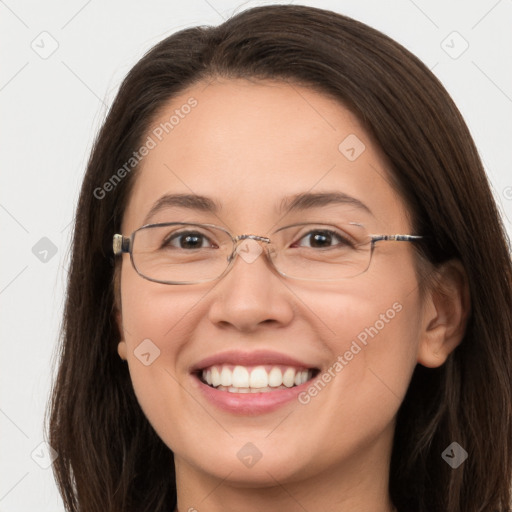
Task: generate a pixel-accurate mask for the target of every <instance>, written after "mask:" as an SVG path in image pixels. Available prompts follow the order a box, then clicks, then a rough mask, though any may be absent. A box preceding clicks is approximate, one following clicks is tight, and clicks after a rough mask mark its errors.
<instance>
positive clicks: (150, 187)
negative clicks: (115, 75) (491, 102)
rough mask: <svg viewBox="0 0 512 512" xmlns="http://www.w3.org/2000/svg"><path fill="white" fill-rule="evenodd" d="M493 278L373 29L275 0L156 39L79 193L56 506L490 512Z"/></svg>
mask: <svg viewBox="0 0 512 512" xmlns="http://www.w3.org/2000/svg"><path fill="white" fill-rule="evenodd" d="M511 275H512V272H511V262H510V257H509V252H508V247H507V241H506V237H505V234H504V229H503V226H502V224H501V221H500V218H499V215H498V212H497V209H496V206H495V203H494V201H493V198H492V194H491V192H490V189H489V185H488V182H487V178H486V176H485V173H484V171H483V168H482V164H481V162H480V159H479V157H478V154H477V151H476V149H475V147H474V144H473V142H472V140H471V137H470V134H469V132H468V129H467V127H466V125H465V123H464V121H463V120H462V118H461V116H460V113H459V112H458V110H457V108H456V107H455V105H454V104H453V102H452V101H451V99H450V98H449V96H448V94H447V93H446V91H445V90H444V88H443V87H442V86H441V84H440V83H439V82H438V80H437V79H436V78H435V77H434V76H433V75H432V73H431V72H430V71H429V70H428V69H427V68H426V67H425V66H424V65H423V64H422V63H421V62H420V61H419V60H418V59H416V58H415V57H414V56H413V55H411V54H410V53H409V52H408V51H407V50H405V49H404V48H403V47H401V46H400V45H398V44H397V43H396V42H394V41H392V40H390V39H389V38H388V37H386V36H384V35H383V34H381V33H379V32H377V31H375V30H373V29H371V28H369V27H367V26H365V25H364V24H362V23H360V22H357V21H354V20H352V19H349V18H346V17H344V16H341V15H338V14H334V13H332V12H328V11H323V10H320V9H315V8H311V7H305V6H290V5H287V6H284V5H280V6H268V7H260V8H254V9H250V10H247V11H245V12H242V13H241V14H238V15H237V16H235V17H233V18H231V19H229V20H228V21H226V22H225V23H223V24H222V25H220V26H218V27H207V28H205V27H197V28H191V29H187V30H184V31H181V32H178V33H176V34H174V35H172V36H170V37H168V38H167V39H165V40H164V41H162V42H161V43H159V44H158V45H157V46H156V47H155V48H153V49H152V50H151V51H150V52H149V53H148V54H147V55H146V56H145V57H144V58H143V59H142V60H141V61H140V62H139V63H138V64H137V65H136V66H135V67H134V68H133V69H132V70H131V72H130V73H129V74H128V76H127V77H126V79H125V80H124V82H123V84H122V86H121V88H120V91H119V93H118V95H117V97H116V99H115V101H114V104H113V106H112V108H111V110H110V112H109V114H108V117H107V119H106V121H105V123H104V125H103V127H102V129H101V132H100V134H99V136H98V139H97V142H96V144H95V147H94V149H93V151H92V155H91V158H90V161H89V164H88V169H87V173H86V177H85V180H84V184H83V187H82V191H81V196H80V201H79V205H78V210H77V215H76V224H75V231H74V240H73V255H72V261H71V269H70V274H69V283H68V294H67V304H66V312H65V320H64V326H63V347H62V355H61V361H60V368H59V374H58V378H57V381H56V384H55V389H54V392H53V397H52V403H51V410H50V415H51V417H50V425H49V427H50V429H49V440H50V444H51V445H52V446H53V448H54V449H55V450H56V451H57V452H58V454H59V457H58V459H57V460H56V461H55V463H54V471H55V474H56V477H57V481H58V484H59V486H60V490H61V493H62V496H63V498H64V501H65V504H66V507H67V509H68V510H87V511H95V510H98V511H99V510H102V511H106V510H108V511H131V510H133V511H169V510H178V509H179V510H180V511H181V512H183V511H185V510H198V511H199V512H202V511H212V512H213V511H219V510H223V511H226V510H233V511H234V510H246V511H247V510H267V511H271V510H287V511H295V510H309V511H313V510H332V511H357V510H364V511H370V510H372V511H386V512H387V511H393V510H398V511H400V512H412V511H422V512H423V511H425V512H426V511H428V512H434V511H443V512H446V511H448V512H455V511H457V512H458V511H461V510H464V511H465V512H473V511H474V512H476V511H484V510H485V511H505V510H509V509H510V503H511V491H510V483H511V481H512V447H511V438H512V436H511V434H512V422H511V404H512V398H511V370H510V369H511V367H512V355H511V332H512V315H511V310H512V294H511V283H512V279H511Z"/></svg>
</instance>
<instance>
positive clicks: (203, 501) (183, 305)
mask: <svg viewBox="0 0 512 512" xmlns="http://www.w3.org/2000/svg"><path fill="white" fill-rule="evenodd" d="M191 96H192V97H194V98H195V99H196V100H197V102H198V104H197V106H196V107H195V108H194V109H193V110H192V111H191V112H190V114H188V115H187V116H185V117H184V119H181V120H180V123H179V125H177V126H175V128H174V129H173V131H172V132H171V133H170V134H169V135H167V136H165V137H164V138H163V140H162V141H161V142H159V143H158V145H157V146H156V147H155V148H154V149H152V150H151V151H150V152H149V154H148V155H147V156H146V157H145V158H144V159H143V161H142V166H141V168H140V169H139V171H138V172H139V174H138V176H137V180H136V182H135V185H134V188H133V190H132V193H131V196H130V199H129V202H128V205H127V208H126V211H125V215H124V220H123V225H122V232H123V234H124V235H129V234H130V233H132V232H133V231H134V230H135V229H137V228H138V227H140V226H141V225H143V223H144V222H143V221H144V218H145V216H146V215H147V213H148V211H149V210H150V208H151V207H152V205H153V204H154V203H155V202H156V201H157V200H158V199H159V198H160V197H161V196H162V195H163V194H164V193H185V194H190V193H194V194H200V195H205V196H209V197H211V198H213V199H215V200H216V201H217V202H219V203H220V204H221V205H222V209H221V210H220V212H219V213H218V215H217V216H215V215H213V214H209V213H201V212H196V211H188V210H185V209H183V208H181V209H177V208H172V209H167V210H165V211H161V212H160V213H159V214H158V215H157V216H155V217H154V218H152V219H151V222H165V221H175V220H177V219H179V220H183V221H187V222H191V221H193V222H203V223H213V224H216V225H221V226H228V227H229V229H230V231H231V232H232V233H233V234H234V235H238V234H242V233H251V234H259V235H268V233H270V232H271V231H272V230H274V229H276V227H277V226H281V225H286V224H292V223H293V222H300V221H307V220H315V219H316V218H318V217H320V218H325V216H326V215H327V216H329V215H331V216H333V215H334V216H337V215H340V216H343V217H344V218H348V219H350V220H353V221H357V222H361V223H364V224H365V226H367V228H368V230H369V232H370V233H375V234H382V233H384V234H394V233H411V224H410V219H409V216H408V212H407V211H406V208H405V206H404V202H403V201H402V199H401V198H400V197H399V196H398V194H397V193H396V192H395V190H394V189H393V188H392V186H391V185H390V180H389V174H388V171H387V163H386V160H385V158H384V155H383V154H382V152H381V151H380V150H379V149H378V147H377V146H376V144H375V142H374V141H373V140H372V138H371V137H370V136H369V134H368V133H366V131H365V130H364V129H363V128H362V126H361V125H360V123H359V122H358V120H357V118H356V117H355V116H354V115H353V114H352V113H351V112H350V111H349V110H347V109H346V108H345V107H343V106H342V105H341V104H339V103H338V102H335V101H334V100H332V99H330V98H329V97H327V96H325V95H323V94H321V93H319V92H316V91H314V90H311V89H308V88H304V87H299V86H297V85H293V87H292V86H291V85H289V84H285V83H281V82H271V81H264V82H260V81H253V80H251V81H247V80H231V79H229V80H228V79H216V80H214V81H212V82H211V83H208V84H207V83H199V84H196V85H194V86H192V87H191V88H189V89H188V90H187V91H185V92H184V93H183V94H181V95H180V96H177V97H175V98H173V100H172V101H171V102H170V103H169V104H168V105H167V106H166V108H165V109H164V110H163V111H162V112H160V113H159V115H158V118H157V119H155V122H154V126H157V125H158V124H159V123H160V122H165V121H166V120H168V119H169V117H170V115H172V113H173V112H174V110H175V109H176V108H180V106H181V105H183V104H185V103H186V101H187V99H188V98H190V97H191ZM150 133H151V132H148V134H150ZM349 134H355V135H357V137H358V138H359V139H360V140H361V141H363V143H364V144H365V146H366V149H365V151H364V152H363V153H362V154H361V155H360V156H359V157H358V158H357V159H356V160H355V161H349V160H348V159H347V158H346V157H345V156H344V155H343V154H342V153H341V152H340V151H339V150H338V146H339V144H340V142H341V141H343V140H344V139H345V137H347V136H348V135H349ZM309 191H313V192H320V191H340V192H344V193H346V194H349V195H351V196H353V197H355V198H357V199H359V200H360V201H362V202H364V203H365V204H366V205H367V206H368V207H369V208H370V209H371V211H372V214H368V213H366V212H364V211H362V210H361V209H358V208H355V207H354V206H349V205H345V206H338V205H337V206H328V207H322V208H319V209H312V210H310V211H304V212H298V213H295V214H293V215H287V216H285V217H284V218H283V217H282V216H278V215H277V214H276V211H275V208H276V206H277V205H279V203H280V201H281V200H282V198H283V197H285V196H288V195H293V194H297V193H300V192H309ZM415 269H416V267H415V255H414V252H413V248H412V244H410V243H396V242H379V243H378V244H377V246H376V250H375V253H374V255H373V259H372V262H371V265H370V267H369V269H368V270H367V271H366V272H365V273H364V274H361V275H359V276H357V277H355V278H352V279H347V280H344V281H339V282H335V283H325V282H323V283H319V282H308V281H299V280H292V279H286V278H284V277H282V276H279V275H278V274H276V273H275V272H273V271H272V270H271V268H270V267H269V266H268V265H267V263H266V260H265V257H264V255H261V256H260V257H258V258H257V259H256V260H255V261H254V262H252V263H250V264H249V263H246V262H245V261H243V260H242V259H241V258H237V261H236V263H235V265H234V266H233V268H232V269H231V271H230V273H228V274H227V275H225V276H224V277H223V278H222V279H220V280H217V281H213V282H208V283H200V284H193V285H181V286H177V285H165V284H159V283H153V282H150V281H147V280H145V279H143V278H141V277H140V276H139V275H138V274H137V273H136V272H135V270H134V269H133V267H132V265H131V263H130V260H129V256H128V255H124V257H123V261H122V270H121V280H120V281H121V307H120V310H119V314H118V319H119V326H120V330H121V333H122V341H121V342H120V343H119V346H118V351H119V355H120V357H122V358H123V359H125V360H126V361H127V363H128V366H129V370H130V374H131V378H132V382H133V386H134V390H135V393H136V395H137V399H138V401H139V403H140V405H141V407H142V409H143V411H144V413H145V414H146V416H147V418H148V420H149V421H150V423H151V424H152V426H153V427H154V429H155V430H156V432H157V433H158V435H159V436H160V437H161V439H162V440H163V441H164V442H165V444H166V445H167V446H168V447H169V448H170V449H171V450H172V451H173V453H174V456H175V467H176V475H177V489H178V509H179V510H180V511H181V512H183V511H187V510H190V509H191V508H192V507H193V508H194V509H196V510H198V511H199V512H203V511H208V512H217V511H223V512H227V511H233V512H234V511H239V510H245V511H248V512H252V511H258V510H265V511H267V512H269V511H281V510H287V511H293V512H294V511H303V510H308V511H310V512H313V511H350V512H363V511H365V512H368V511H382V512H384V511H391V510H393V505H392V504H391V502H390V499H389V495H388V479H389V461H390V454H391V449H392V437H393V432H394V426H395V416H396V413H397V410H398V408H399V406H400V404H401V402H402V400H403V397H404V395H405V393H406V390H407V387H408V385H409V382H410V379H411V376H412V373H413V370H414V368H415V365H416V364H417V363H418V362H419V363H421V364H423V365H425V366H428V367H436V366H440V365H442V364H443V363H444V362H445V360H446V358H447V356H448V355H449V354H450V352H451V351H452V350H453V349H454V348H455V347H456V346H457V344H458V343H459V342H460V341H461V338H462V336H463V331H464V324H465V319H466V317H467V307H468V306H467V303H468V298H467V288H466V285H465V280H464V274H463V271H462V269H461V268H460V266H459V265H458V264H457V263H449V264H447V265H446V266H445V267H443V268H441V269H440V270H439V272H440V274H441V275H442V283H443V284H442V286H443V290H442V291H443V293H441V290H440V289H439V288H436V287H434V286H432V287H430V288H428V289H427V291H426V293H425V295H424V296H422V295H421V294H420V291H419V288H418V277H417V274H416V270H415ZM396 303H398V304H399V305H400V306H401V307H402V309H401V311H400V312H399V313H397V314H396V316H395V317H394V318H393V319H392V320H389V322H387V323H386V324H385V327H384V328H383V329H381V330H380V331H379V333H378V334H377V335H376V336H375V337H374V338H372V339H369V342H368V344H367V346H365V347H364V348H363V349H362V350H361V351H360V352H359V353H358V354H357V355H356V356H354V358H353V359H352V360H351V361H349V362H348V364H347V365H346V366H344V368H343V370H342V371H340V372H338V373H337V374H336V376H335V378H333V379H332V380H331V382H329V383H328V385H327V386H325V388H324V389H323V390H322V391H321V392H320V393H318V395H317V396H315V397H314V398H312V399H311V400H310V402H309V403H308V404H306V405H303V404H300V403H298V402H297V401H295V400H294V401H292V402H291V403H289V404H286V405H285V406H282V407H280V408H279V409H277V410H276V411H274V412H270V413H266V414H261V415H258V416H250V417H249V416H242V415H236V414H231V413H228V412H225V411H223V410H220V409H218V408H216V407H215V406H214V405H212V404H211V403H209V402H208V401H207V400H206V399H205V398H204V397H203V396H202V395H201V394H200V393H199V390H198V389H197V386H196V385H195V383H194V382H192V377H191V376H190V374H189V372H188V368H189V367H190V366H191V365H192V364H194V363H196V362H198V361H199V360H201V359H203V358H204V357H207V356H211V355H213V354H216V353H218V352H221V351H225V350H230V349H241V350H258V349H268V350H274V351H277V352H280V353H283V354H288V355H291V356H294V357H297V358H299V359H301V360H304V361H310V362H311V363H312V366H317V367H319V368H321V369H324V370H325V369H327V368H329V367H331V366H332V365H333V363H334V362H335V361H336V359H337V357H338V356H340V355H341V356H343V354H345V352H346V351H347V350H349V348H350V346H351V343H352V342H353V340H355V339H356V337H357V335H358V334H359V333H361V332H362V331H364V329H365V327H368V326H371V325H374V324H375V322H376V321H377V320H379V318H381V317H380V315H381V314H383V313H385V312H386V311H387V310H388V309H389V308H392V305H393V304H396ZM147 338H149V339H151V340H152V342H153V343H154V344H155V345H156V346H158V348H159V350H160V356H159V357H158V358H157V359H156V360H155V361H154V362H153V363H152V364H151V365H148V366H145V365H143V364H141V362H140V360H139V359H138V358H137V357H136V356H135V354H134V350H135V349H136V348H137V346H138V345H139V344H140V343H141V341H142V340H144V339H147ZM248 442H251V443H253V444H254V445H255V446H256V447H257V448H258V450H259V451H260V452H261V453H262V457H261V459H260V460H259V461H258V462H257V463H256V464H255V465H254V466H252V467H250V468H248V467H246V466H245V465H244V464H242V463H241V461H240V460H239V459H238V457H237V455H236V454H237V452H238V451H239V450H240V448H242V447H243V446H244V445H245V444H246V443H248ZM148 463H149V461H148Z"/></svg>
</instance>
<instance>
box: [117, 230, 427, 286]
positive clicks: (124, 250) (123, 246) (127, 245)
mask: <svg viewBox="0 0 512 512" xmlns="http://www.w3.org/2000/svg"><path fill="white" fill-rule="evenodd" d="M308 224H313V225H315V224H317V225H319V224H323V225H326V226H327V225H328V226H331V224H325V223H315V222H301V223H297V224H292V225H290V226H283V227H281V228H279V229H277V230H276V231H275V232H274V233H277V232H278V231H280V230H282V229H286V228H289V227H293V226H300V225H304V226H307V225H308ZM175 225H182V226H204V227H209V228H216V229H220V230H221V231H223V232H224V233H226V234H227V235H228V236H229V237H230V239H231V241H232V243H233V251H232V252H231V254H230V255H229V258H228V265H227V267H226V268H225V269H224V271H223V272H222V273H221V274H220V275H219V276H217V277H214V278H212V279H203V280H201V281H161V280H158V279H153V278H151V277H147V276H145V275H144V274H142V273H141V272H140V271H139V269H138V268H137V266H136V265H135V262H134V261H133V240H134V238H135V234H136V233H137V232H138V231H141V230H142V229H147V228H152V227H157V226H175ZM333 227H335V226H334V225H333ZM368 236H369V237H370V240H369V243H370V244H371V247H370V258H369V261H368V266H367V267H366V268H365V270H363V271H362V272H361V273H360V274H356V275H354V276H349V277H341V278H338V279H321V280H315V279H308V278H301V277H293V276H289V275H287V274H284V273H282V272H281V271H280V270H279V269H278V268H277V267H276V266H275V264H274V262H273V261H272V258H270V257H269V255H268V250H267V251H265V252H266V259H267V260H268V261H269V262H270V265H271V267H272V268H273V269H274V270H275V271H276V272H277V273H278V274H279V275H280V276H283V277H287V278H288V279H297V280H300V281H319V282H334V281H341V280H343V279H352V278H354V277H357V276H360V275H362V274H364V273H365V272H366V271H367V270H368V269H369V268H370V265H371V262H372V256H373V251H374V249H375V244H376V243H377V242H381V241H385V242H387V241H392V242H415V241H417V240H421V239H425V238H426V237H425V236H423V235H408V234H396V235H368ZM243 240H256V241H258V242H265V243H266V244H270V243H272V240H271V239H270V238H268V237H266V236H260V235H250V234H243V235H238V236H236V237H234V236H233V235H232V234H231V233H230V232H229V231H228V230H227V229H225V228H223V227H222V226H217V225H215V224H202V223H197V222H162V223H156V224H145V225H144V226H141V227H140V228H137V229H136V230H135V231H133V232H132V233H131V235H129V236H124V235H122V234H120V233H116V234H114V236H113V240H112V249H113V252H114V256H122V255H123V254H129V255H130V261H131V263H132V266H133V268H134V269H135V272H137V274H139V276H141V277H142V278H143V279H146V280H147V281H151V282H153V283H159V284H176V285H180V284H199V283H208V282H212V281H216V280H217V279H221V278H222V277H224V276H225V275H226V274H227V273H228V272H229V271H230V270H231V269H232V268H233V264H234V261H235V258H236V250H237V247H238V244H239V242H241V241H243ZM264 247H267V246H264Z"/></svg>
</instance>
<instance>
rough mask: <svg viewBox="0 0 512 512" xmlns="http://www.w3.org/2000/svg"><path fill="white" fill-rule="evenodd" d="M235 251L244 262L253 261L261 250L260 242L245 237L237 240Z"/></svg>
mask: <svg viewBox="0 0 512 512" xmlns="http://www.w3.org/2000/svg"><path fill="white" fill-rule="evenodd" d="M235 252H236V253H237V254H238V255H239V256H240V258H242V259H243V260H244V261H245V262H246V263H253V262H254V261H256V260H257V259H258V258H259V256H260V254H261V253H262V252H263V247H261V243H259V242H257V241H256V240H254V239H251V238H247V239H245V240H240V241H239V243H238V244H237V246H236V248H235Z"/></svg>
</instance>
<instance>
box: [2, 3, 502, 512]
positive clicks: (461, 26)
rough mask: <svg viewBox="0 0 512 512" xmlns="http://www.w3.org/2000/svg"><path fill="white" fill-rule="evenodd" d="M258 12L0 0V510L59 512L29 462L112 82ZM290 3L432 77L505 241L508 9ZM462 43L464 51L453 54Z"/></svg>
mask: <svg viewBox="0 0 512 512" xmlns="http://www.w3.org/2000/svg"><path fill="white" fill-rule="evenodd" d="M269 3H273V2H263V1H249V2H243V1H240V0H237V1H232V0H208V1H207V0H191V1H188V2H187V3H185V2H177V1H157V0H153V1H147V2H135V1H124V2H122V1H121V0H112V1H109V2H101V1H99V0H89V1H87V0H72V1H69V0H68V1H67V2H64V0H60V1H46V2H36V1H35V0H30V1H24V2H21V1H19V0H5V1H1V0H0V41H1V44H2V48H3V52H2V63H1V66H0V105H1V119H2V123H1V130H2V134H1V135H2V138H1V140H2V158H1V179H2V184H1V186H0V226H1V229H2V232H1V235H2V239H1V251H0V265H1V266H0V269H1V272H0V312H1V318H0V326H1V335H2V337H1V340H2V356H1V358H0V365H1V366H0V378H1V386H0V393H1V395H0V450H1V452H0V460H1V473H0V512H17V511H29V510H30V511H32V510H38V511H39V512H49V511H51V512H57V511H59V512H60V511H62V510H63V506H62V503H61V500H60V497H59V495H58V493H57V490H56V485H55V483H54V481H53V476H52V472H51V468H48V469H43V468H41V467H40V466H39V465H38V464H37V463H36V462H35V461H34V460H33V458H32V457H31V454H32V452H33V451H34V450H36V451H35V456H34V459H36V460H39V461H40V462H44V461H45V458H46V455H45V451H44V450H45V448H44V446H43V447H39V445H40V443H41V442H42V441H43V440H44V437H43V414H44V409H45V406H46V403H47V400H48V392H49V389H50V381H51V378H52V375H51V365H52V354H53V352H54V350H55V347H56V345H57V340H58V330H59V324H60V317H61V314H62V304H63V296H64V295H63V294H64V282H65V276H66V267H67V262H68V254H69V240H70V223H71V221H72V218H73V212H74V208H75V204H76V200H77V197H78V191H79V187H80V183H81V180H82V177H83V174H84V171H85V165H86V161H87V158H88V154H89V151H90V149H91V144H92V141H93V138H94V136H95V134H96V132H97V130H98V128H99V126H100V124H101V123H102V121H103V119H104V117H105V114H106V109H107V107H108V106H109V105H110V103H111V101H112V99H113V97H114V95H115V93H116V91H117V88H118V86H119V84H120V81H121V80H122V78H123V77H124V76H125V75H126V73H127V72H128V70H129V69H130V68H131V67H132V66H133V65H134V64H135V62H136V61H137V60H138V59H139V58H140V57H142V55H143V54H144V53H145V52H146V51H147V50H148V49H149V48H151V47H152V46H153V45H154V44H156V43H157V42H158V41H160V40H162V39H163V38H164V37H166V36H168V35H170V34H171V33H173V32H175V31H177V30H179V29H182V28H185V27H190V26H194V25H217V24H219V23H221V22H222V21H223V19H226V18H227V17H229V16H230V15H231V14H232V13H233V11H235V9H236V10H243V9H245V8H248V7H253V6H256V5H263V4H269ZM293 3H305V4H308V5H312V6H316V7H322V8H327V9H331V10H334V11H338V12H340V13H342V14H346V15H349V16H351V17H353V18H356V19H358V20H361V21H363V22H365V23H367V24H369V25H371V26H372V27H375V28H377V29H379V30H381V31H382V32H384V33H386V34H387V35H389V36H391V37H392V38H393V39H395V40H397V41H398V42H400V43H401V44H403V45H404V46H405V47H406V48H408V49H409V50H411V51H412V52H413V53H414V54H416V55H417V56H418V57H419V58H420V59H421V60H423V61H424V62H425V63H426V64H427V65H428V67H430V68H431V69H432V70H433V71H434V73H435V74H436V75H437V76H438V77H439V79H440V80H441V81H442V82H443V84H444V85H445V87H446V88H447V89H448V91H449V93H450V94H451V95H452V97H453V98H454V100H455V102H456V103H457V105H458V107H459V108H460V110H461V112H462V114H463V116H464V117H465V119H466V121H467V123H468V125H469V128H470V130H471V132H472V134H473V136H474V139H475V141H476V144H477V146H478V148H479V151H480V154H481V156H482V158H483V161H484V163H485V167H486V170H487V172H488V175H489V177H490V180H491V182H492V186H493V189H494V193H495V197H496V200H497V202H498V204H499V206H500V208H501V210H502V212H503V218H504V222H505V226H506V228H507V230H508V232H509V233H512V224H511V221H510V219H512V172H511V168H512V165H511V164H512V152H511V146H512V65H511V64H512V30H511V28H512V0H499V1H498V0H472V1H463V0H458V1H449V2H448V1H446V0H435V1H433V0H428V1H427V0H414V1H413V0H386V1H382V0H363V1H362V0H351V1H349V0H347V1H333V0H331V1H311V2H298V1H296V2H293ZM453 31H456V32H458V33H459V34H460V36H462V38H463V39H462V38H461V37H460V36H458V35H453V34H452V33H453ZM42 32H47V33H48V34H49V35H48V34H43V35H40V34H41V33H42ZM448 36H449V37H448ZM447 37H448V39H447ZM464 40H465V41H467V44H469V47H468V49H467V50H466V51H465V52H464V53H462V55H460V56H459V57H458V58H452V57H453V56H454V55H455V54H457V53H459V52H460V51H461V50H462V49H463V47H464V46H463V45H465V44H466V43H464ZM443 41H445V42H444V43H443ZM57 44H58V48H57V49H56V51H55V52H54V53H53V54H52V55H50V56H47V55H44V52H49V51H50V50H51V49H52V45H54V46H55V45H57ZM33 48H34V49H33ZM36 50H37V51H36ZM447 52H449V53H450V52H451V53H452V56H450V55H449V54H448V53H447ZM40 54H43V56H44V57H47V58H42V57H41V56H40ZM43 237H47V238H48V239H50V240H51V242H52V244H54V246H55V248H56V251H57V252H56V254H55V255H54V256H52V253H51V251H50V252H49V253H48V255H47V260H48V261H46V262H45V261H41V260H40V258H41V257H44V254H39V257H37V256H36V254H34V253H33V251H32V248H33V247H34V246H35V245H36V244H37V243H38V242H39V241H40V239H41V238H43ZM40 243H42V244H43V245H44V243H47V242H40ZM37 247H39V246H37ZM35 252H36V253H37V252H38V251H35ZM38 447H39V448H38ZM37 455H39V458H38V457H37Z"/></svg>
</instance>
